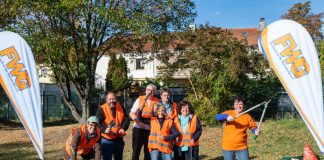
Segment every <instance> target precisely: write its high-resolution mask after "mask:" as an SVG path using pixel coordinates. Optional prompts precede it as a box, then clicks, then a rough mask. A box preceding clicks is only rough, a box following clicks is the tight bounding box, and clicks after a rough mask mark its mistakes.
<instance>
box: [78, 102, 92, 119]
mask: <svg viewBox="0 0 324 160" xmlns="http://www.w3.org/2000/svg"><path fill="white" fill-rule="evenodd" d="M81 107H82V118H81V121H80V123H81V124H87V119H88V118H89V117H90V103H89V98H83V99H81Z"/></svg>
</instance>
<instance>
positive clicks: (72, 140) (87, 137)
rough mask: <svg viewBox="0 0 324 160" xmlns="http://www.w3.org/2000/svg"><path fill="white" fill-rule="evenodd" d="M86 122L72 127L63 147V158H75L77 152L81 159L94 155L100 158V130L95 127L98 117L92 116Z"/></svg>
mask: <svg viewBox="0 0 324 160" xmlns="http://www.w3.org/2000/svg"><path fill="white" fill-rule="evenodd" d="M87 123H88V124H87V125H81V126H80V127H78V128H73V129H72V134H71V135H70V136H69V138H68V140H67V141H66V144H65V147H64V159H65V160H76V159H77V154H79V155H81V157H82V159H91V158H94V157H95V159H96V160H100V158H101V148H100V130H99V128H98V127H97V124H98V119H97V117H95V116H92V117H90V118H89V119H88V122H87Z"/></svg>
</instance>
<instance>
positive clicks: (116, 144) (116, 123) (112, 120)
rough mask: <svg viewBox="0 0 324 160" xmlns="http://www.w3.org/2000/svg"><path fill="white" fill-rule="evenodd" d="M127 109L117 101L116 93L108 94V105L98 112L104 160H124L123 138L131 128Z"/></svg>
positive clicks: (104, 105)
mask: <svg viewBox="0 0 324 160" xmlns="http://www.w3.org/2000/svg"><path fill="white" fill-rule="evenodd" d="M125 113H126V112H125V109H124V107H122V106H121V105H120V103H119V102H118V101H117V99H116V96H115V93H114V92H107V93H106V103H105V104H103V105H101V106H100V107H99V108H98V111H97V115H96V116H97V117H98V120H99V124H100V130H101V146H102V155H103V160H111V159H112V156H114V160H122V159H123V151H124V146H125V142H124V139H123V137H124V136H125V131H126V130H127V129H128V127H129V118H128V116H127V115H126V114H125Z"/></svg>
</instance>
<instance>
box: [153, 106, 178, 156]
mask: <svg viewBox="0 0 324 160" xmlns="http://www.w3.org/2000/svg"><path fill="white" fill-rule="evenodd" d="M153 111H154V115H153V117H151V122H150V123H151V125H150V126H151V129H150V136H149V141H148V149H149V151H150V155H151V159H152V160H158V159H159V158H162V159H163V160H171V159H172V158H171V153H172V140H174V139H176V137H177V136H179V135H180V133H179V131H178V130H177V129H176V128H175V126H174V124H173V120H172V119H171V118H169V117H168V116H167V114H166V107H165V106H164V105H163V104H162V103H157V104H155V105H154V110H153Z"/></svg>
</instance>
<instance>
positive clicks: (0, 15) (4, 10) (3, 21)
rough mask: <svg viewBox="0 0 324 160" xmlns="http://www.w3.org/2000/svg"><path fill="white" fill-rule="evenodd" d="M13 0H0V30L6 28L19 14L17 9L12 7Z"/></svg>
mask: <svg viewBox="0 0 324 160" xmlns="http://www.w3.org/2000/svg"><path fill="white" fill-rule="evenodd" d="M14 3H15V2H14V1H12V0H1V1H0V31H1V30H4V29H7V27H8V25H10V24H12V23H14V22H15V21H16V16H17V15H19V14H20V13H19V9H18V8H14V7H13V6H14Z"/></svg>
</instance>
